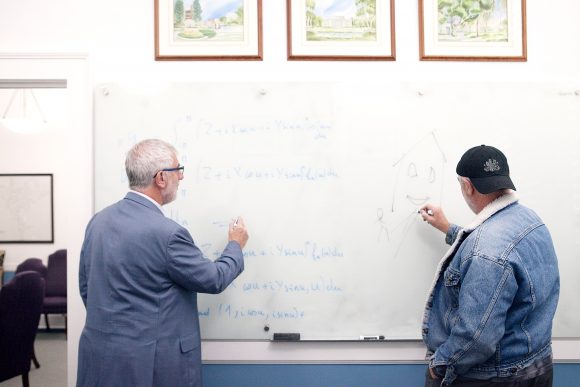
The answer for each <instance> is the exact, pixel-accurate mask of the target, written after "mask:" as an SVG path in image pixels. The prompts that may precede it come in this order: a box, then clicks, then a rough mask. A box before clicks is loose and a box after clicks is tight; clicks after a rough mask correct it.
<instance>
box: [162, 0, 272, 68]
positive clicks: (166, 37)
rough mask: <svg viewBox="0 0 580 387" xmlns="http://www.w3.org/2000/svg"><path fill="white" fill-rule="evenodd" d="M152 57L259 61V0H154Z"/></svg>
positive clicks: (260, 3)
mask: <svg viewBox="0 0 580 387" xmlns="http://www.w3.org/2000/svg"><path fill="white" fill-rule="evenodd" d="M155 60H262V0H220V1H216V0H155Z"/></svg>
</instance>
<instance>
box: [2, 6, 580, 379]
mask: <svg viewBox="0 0 580 387" xmlns="http://www.w3.org/2000/svg"><path fill="white" fill-rule="evenodd" d="M263 3H264V4H263V20H264V60H263V61H262V62H253V61H252V62H235V61H234V62H195V61H183V62H155V61H154V41H153V2H143V1H142V0H133V1H121V2H119V1H113V0H101V1H96V2H95V1H92V2H89V1H87V0H61V1H58V2H47V1H41V0H29V1H9V0H0V53H15V52H16V53H38V52H42V53H47V52H48V53H63V52H65V53H71V52H81V53H87V54H88V67H89V71H88V80H86V84H85V85H86V86H87V87H88V88H89V89H92V87H93V86H94V85H95V84H98V83H101V82H120V81H127V80H131V81H135V82H140V83H142V84H144V85H146V84H147V83H148V82H153V81H162V80H173V81H198V80H203V81H222V80H223V81H242V80H247V81H293V80H300V81H310V80H324V81H341V80H344V79H348V80H357V79H358V80H361V81H373V80H376V79H378V80H383V81H385V80H387V81H388V80H395V81H398V80H447V79H449V80H470V81H473V80H494V81H501V80H521V81H525V80H530V81H531V80H534V81H553V80H554V81H555V80H558V81H572V80H575V81H578V80H579V79H580V50H578V49H577V48H578V44H577V41H576V40H577V37H578V36H580V23H578V22H577V21H578V15H579V14H580V2H578V1H577V0H554V1H533V0H529V1H528V5H527V14H528V17H527V25H528V61H527V62H524V63H501V62H500V63H467V62H419V60H418V57H419V54H418V51H419V49H418V46H419V44H418V25H417V24H418V16H417V6H418V5H417V3H418V2H417V1H410V0H398V1H396V4H395V8H396V9H395V17H396V23H395V24H396V42H397V61H396V62H288V61H286V18H285V3H286V2H285V1H284V0H263ZM77 60H79V59H78V58H77ZM82 61H83V60H81V62H82ZM33 62H34V60H33ZM36 63H38V61H37V62H36ZM54 63H56V61H54ZM75 66H79V65H78V63H77V64H76V65H72V67H70V68H67V66H65V67H64V68H63V69H64V70H65V72H66V71H70V72H69V74H73V78H75V77H76V79H77V80H80V79H82V78H83V75H82V74H79V72H78V71H79V69H78V68H76V67H75ZM48 67H49V68H50V67H51V65H49V66H48ZM80 67H83V66H82V65H81V66H80ZM41 68H42V66H41ZM75 68H76V69H75ZM20 69H22V70H23V71H24V70H25V69H26V68H25V66H24V67H22V66H21V65H15V64H8V65H7V64H6V62H5V61H0V78H8V77H13V76H14V73H18V72H19V71H20ZM85 69H86V67H85ZM35 71H36V70H35ZM54 71H55V72H58V69H54ZM82 72H83V70H82V69H81V70H80V73H82ZM41 73H42V71H41V72H40V73H39V75H42V74H41ZM65 76H66V75H65ZM85 79H86V77H85ZM81 82H82V81H81ZM79 87H80V86H79ZM81 88H82V87H81ZM78 92H79V93H80V95H83V92H82V90H79V91H78ZM79 103H80V106H78V109H75V111H74V112H73V114H74V115H75V116H76V118H75V120H74V121H75V122H77V123H78V126H76V125H72V126H71V127H69V128H67V129H66V130H64V131H62V132H58V133H47V134H38V135H28V136H23V135H16V134H13V133H8V132H6V131H0V173H7V172H22V173H23V172H53V173H54V174H55V176H56V178H55V192H56V193H55V229H56V232H55V243H54V245H0V249H6V250H7V252H8V253H7V255H8V256H7V265H8V266H9V267H15V265H16V264H17V263H18V262H19V260H20V259H24V258H26V257H28V256H41V257H46V255H47V254H48V253H49V252H52V251H54V250H55V249H57V248H64V247H67V248H68V249H69V282H68V283H69V336H68V337H69V351H68V353H69V385H73V384H74V380H75V377H76V351H77V343H78V336H79V335H80V331H81V329H82V325H83V322H84V308H83V307H82V303H81V302H80V298H79V297H78V296H77V294H78V286H77V278H76V272H77V268H78V261H77V260H78V253H79V251H80V244H81V242H82V233H83V230H84V227H85V225H86V223H87V221H88V219H89V217H90V212H91V205H92V151H91V147H92V145H91V144H92V135H91V133H90V131H89V130H86V129H87V127H90V120H91V118H92V117H91V113H90V109H91V105H90V98H85V97H81V100H80V101H79ZM2 106H4V105H0V107H2ZM77 115H78V116H77ZM87 123H89V125H87Z"/></svg>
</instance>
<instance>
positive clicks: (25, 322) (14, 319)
mask: <svg viewBox="0 0 580 387" xmlns="http://www.w3.org/2000/svg"><path fill="white" fill-rule="evenodd" d="M43 298H44V280H43V279H42V278H40V274H38V273H36V272H34V271H24V272H20V273H18V274H16V275H14V277H13V278H12V280H10V282H8V283H7V284H6V285H4V287H2V290H1V291H0V382H2V381H4V380H7V379H11V378H13V377H15V376H18V375H22V385H23V386H24V387H28V386H29V382H28V373H29V372H30V358H31V356H32V352H33V348H34V339H35V338H36V331H37V330H38V322H39V321H40V312H41V311H42V301H43Z"/></svg>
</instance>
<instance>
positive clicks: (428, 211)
mask: <svg viewBox="0 0 580 387" xmlns="http://www.w3.org/2000/svg"><path fill="white" fill-rule="evenodd" d="M421 211H422V210H417V213H418V214H420V213H421ZM424 211H425V212H426V213H427V215H429V216H433V210H424Z"/></svg>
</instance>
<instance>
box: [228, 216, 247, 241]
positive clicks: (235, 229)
mask: <svg viewBox="0 0 580 387" xmlns="http://www.w3.org/2000/svg"><path fill="white" fill-rule="evenodd" d="M248 238H249V237H248V230H247V229H246V224H245V223H244V219H243V218H242V217H241V216H238V217H237V218H236V219H235V220H234V221H232V223H230V229H229V231H228V240H229V241H235V242H238V244H239V245H240V247H241V248H242V249H243V248H244V246H246V242H247V241H248Z"/></svg>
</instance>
